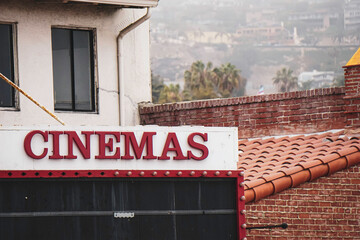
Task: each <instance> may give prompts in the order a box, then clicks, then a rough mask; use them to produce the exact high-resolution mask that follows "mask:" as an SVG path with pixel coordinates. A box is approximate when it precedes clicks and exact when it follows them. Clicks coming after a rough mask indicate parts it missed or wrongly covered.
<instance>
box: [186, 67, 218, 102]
mask: <svg viewBox="0 0 360 240" xmlns="http://www.w3.org/2000/svg"><path fill="white" fill-rule="evenodd" d="M213 74H214V73H213V66H212V63H211V62H208V63H207V65H206V66H205V64H204V63H203V62H202V61H196V62H194V63H193V64H192V65H191V67H190V70H186V71H185V73H184V80H185V87H184V92H183V96H184V100H195V99H209V98H216V97H217V94H216V93H215V90H214V83H213V81H212V79H213Z"/></svg>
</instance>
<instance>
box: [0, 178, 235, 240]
mask: <svg viewBox="0 0 360 240" xmlns="http://www.w3.org/2000/svg"><path fill="white" fill-rule="evenodd" d="M0 193H1V194H0V239H34V240H35V239H36V240H42V239H44V240H45V239H46V240H48V239H55V240H56V239H59V240H65V239H66V240H71V239H74V240H75V239H76V240H78V239H86V240H92V239H94V240H98V239H101V240H103V239H109V240H113V239H114V240H115V239H117V240H118V239H120V240H126V239H131V240H155V239H156V240H161V239H164V240H172V239H174V240H185V239H186V240H191V239H194V240H195V239H197V240H198V239H221V240H224V239H226V240H232V239H237V218H236V214H235V212H236V211H235V210H236V179H231V178H191V179H187V178H166V179H165V178H164V179H162V178H156V179H154V178H136V179H130V178H129V179H122V178H106V179H104V178H101V179H97V178H92V179H1V180H0ZM114 212H119V213H122V212H133V213H134V217H132V218H114V215H113V213H114ZM167 213H168V214H167ZM62 214H63V215H62ZM64 214H65V215H64ZM49 215H50V216H49Z"/></svg>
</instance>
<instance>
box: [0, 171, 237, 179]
mask: <svg viewBox="0 0 360 240" xmlns="http://www.w3.org/2000/svg"><path fill="white" fill-rule="evenodd" d="M240 173H241V171H237V170H235V171H215V170H201V171H200V170H38V171H36V170H24V171H21V170H14V171H11V170H5V171H4V170H2V171H0V178H80V177H97V178H99V177H221V178H224V177H225V178H239V177H241V176H240V175H239V174H240Z"/></svg>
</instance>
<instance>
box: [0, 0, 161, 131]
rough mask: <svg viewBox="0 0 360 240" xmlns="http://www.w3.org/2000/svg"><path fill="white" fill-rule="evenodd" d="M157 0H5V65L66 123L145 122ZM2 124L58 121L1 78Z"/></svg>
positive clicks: (1, 5)
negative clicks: (141, 107)
mask: <svg viewBox="0 0 360 240" xmlns="http://www.w3.org/2000/svg"><path fill="white" fill-rule="evenodd" d="M157 2H158V0H99V1H97V0H89V1H85V0H74V1H62V0H12V1H1V2H0V11H1V14H0V63H1V64H0V72H1V73H2V74H4V75H5V76H6V77H7V78H9V79H10V80H11V81H13V82H14V83H16V84H17V85H19V86H20V87H21V88H22V89H23V90H24V91H25V92H26V93H27V94H29V95H30V96H31V97H33V98H34V99H35V100H37V101H38V102H39V103H40V104H42V105H44V106H45V107H46V108H47V109H49V110H50V112H53V113H55V115H56V116H58V117H59V118H60V119H62V120H63V121H64V122H65V123H66V125H73V126H77V125H87V126H91V125H109V126H116V125H122V126H131V125H136V124H138V109H137V106H138V103H139V102H143V101H151V81H150V60H149V59H150V58H149V23H148V20H147V19H148V18H149V17H150V14H149V8H151V7H155V6H156V5H157ZM0 125H1V126H29V125H59V123H58V122H57V121H56V120H54V119H53V118H51V117H50V116H49V115H48V114H46V113H45V112H44V111H43V110H42V109H41V108H39V107H38V106H36V105H35V104H34V103H33V102H31V101H30V100H28V99H27V98H26V97H24V96H23V95H22V94H19V93H18V91H15V90H14V89H13V88H11V87H10V86H9V85H8V84H7V83H6V82H5V81H3V80H2V79H0Z"/></svg>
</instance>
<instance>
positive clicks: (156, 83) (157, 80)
mask: <svg viewBox="0 0 360 240" xmlns="http://www.w3.org/2000/svg"><path fill="white" fill-rule="evenodd" d="M164 87H165V85H164V80H163V79H162V78H161V77H160V76H159V75H154V74H153V73H152V72H151V92H152V101H153V103H158V102H159V97H160V92H161V91H162V90H163V88H164Z"/></svg>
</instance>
